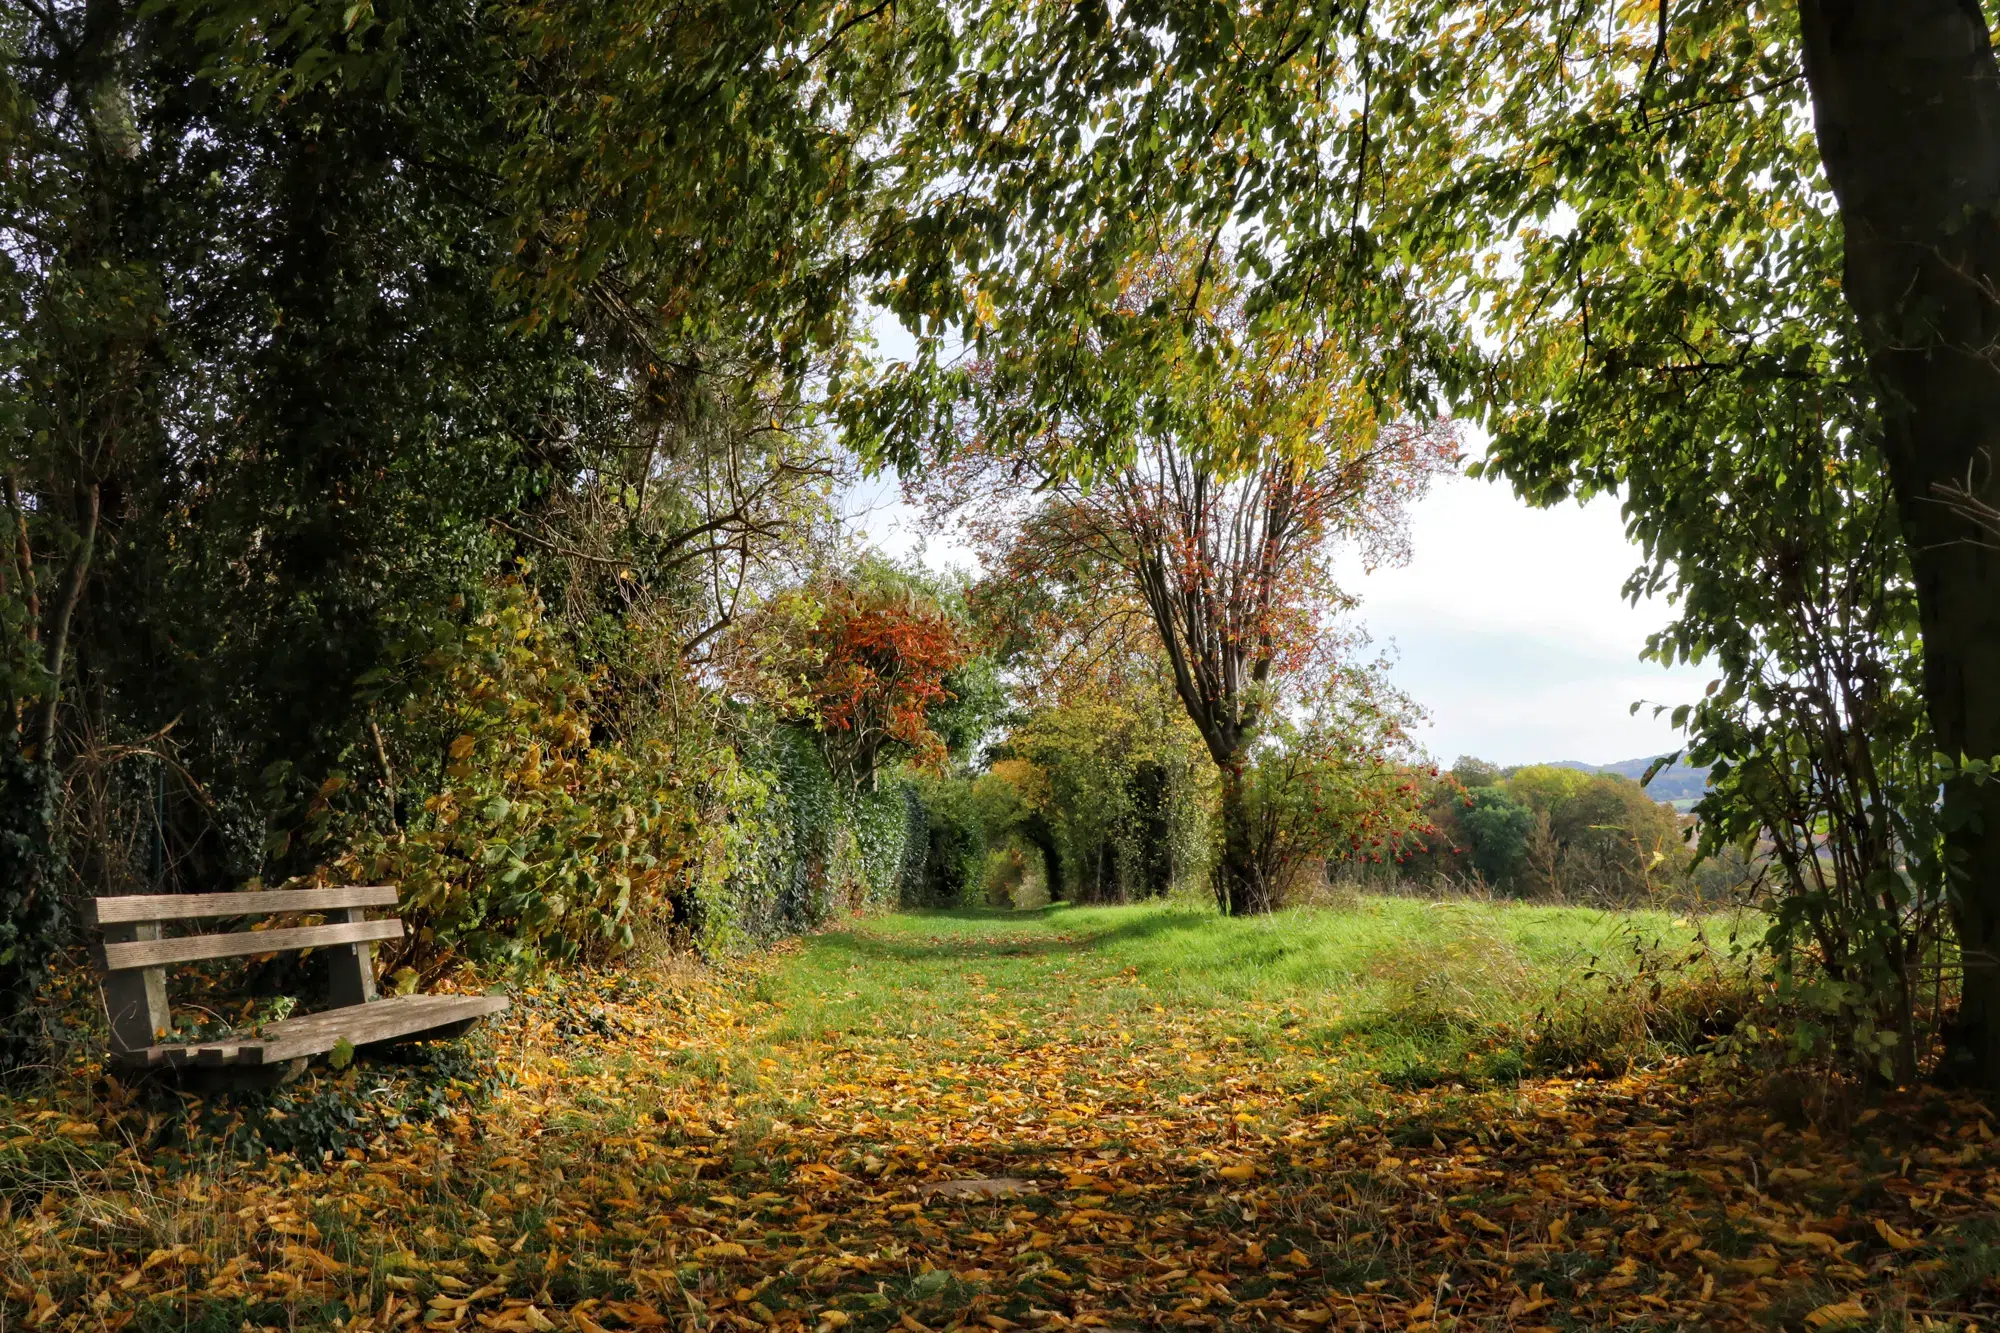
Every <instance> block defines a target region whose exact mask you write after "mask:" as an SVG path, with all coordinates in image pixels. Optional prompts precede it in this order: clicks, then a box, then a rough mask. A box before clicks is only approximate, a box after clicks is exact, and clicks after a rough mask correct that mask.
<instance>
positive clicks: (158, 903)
mask: <svg viewBox="0 0 2000 1333" xmlns="http://www.w3.org/2000/svg"><path fill="white" fill-rule="evenodd" d="M396 898H397V890H396V887H395V886H394V885H393V884H380V885H359V886H355V887H351V888H340V889H269V890H261V891H257V892H252V893H164V894H132V895H129V896H123V897H116V898H97V899H94V900H93V901H92V902H91V903H90V905H89V907H88V908H87V909H86V916H87V917H88V919H89V921H90V924H92V925H94V926H97V927H99V928H100V930H101V931H102V934H103V939H102V941H100V942H99V943H97V944H96V945H95V946H94V948H93V950H92V952H93V953H94V954H95V955H96V959H97V964H98V966H99V967H100V968H101V969H103V972H104V1004H105V1010H106V1013H107V1014H108V1015H109V1017H110V1019H111V1036H112V1042H113V1044H114V1045H115V1046H116V1047H117V1048H118V1049H120V1050H123V1051H137V1050H143V1049H144V1048H146V1047H148V1046H150V1045H152V1043H153V1041H154V1037H155V1034H156V1033H157V1032H158V1031H159V1030H160V1029H162V1028H165V1027H168V1026H169V1025H170V1024H171V1022H172V1015H171V1012H170V1009H169V1005H168V1000H167V986H166V969H167V968H168V967H169V966H171V965H173V964H175V963H193V962H199V961H201V960H203V959H209V958H242V957H248V956H250V955H253V954H265V953H289V952H293V951H295V950H300V949H330V950H331V951H332V953H331V962H332V965H333V966H332V986H331V991H332V993H331V994H330V995H329V996H328V999H329V1000H330V1002H331V1003H332V1004H333V1005H334V1006H335V1007H341V1006H345V1005H354V1004H366V1003H367V1002H369V1001H370V1000H373V999H374V998H375V965H374V957H373V953H374V951H373V949H372V948H371V945H372V944H373V943H374V942H375V941H377V940H396V939H401V938H402V937H403V923H402V922H401V921H400V920H397V919H396V918H394V917H391V918H389V919H387V920H383V921H370V920H368V919H367V909H368V908H370V907H394V906H395V905H396ZM296 912H328V913H333V914H338V915H340V916H342V917H344V918H345V920H342V921H338V922H329V923H327V924H326V925H323V926H294V927H290V928H287V929H282V930H232V931H218V932H212V933H208V934H201V935H182V936H178V937H175V938H172V939H165V938H162V937H161V932H160V927H161V925H163V924H164V923H166V922H170V921H200V920H212V919H215V918H221V917H246V916H275V915H278V914H281V913H286V914H289V913H296Z"/></svg>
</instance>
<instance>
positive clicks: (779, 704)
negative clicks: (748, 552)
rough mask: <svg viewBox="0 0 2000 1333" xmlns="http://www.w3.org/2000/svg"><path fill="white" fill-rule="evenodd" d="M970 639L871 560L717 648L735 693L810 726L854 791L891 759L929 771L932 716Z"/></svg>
mask: <svg viewBox="0 0 2000 1333" xmlns="http://www.w3.org/2000/svg"><path fill="white" fill-rule="evenodd" d="M970 655H971V645H970V644H969V642H968V641H967V637H966V635H965V633H964V631H963V629H962V627H961V625H960V620H959V617H958V616H956V615H955V614H953V611H952V609H951V608H950V607H948V606H947V605H945V603H944V602H943V601H942V600H941V599H940V598H939V597H937V596H936V595H934V594H933V593H932V592H930V591H929V590H927V589H926V588H924V587H923V586H922V585H921V584H920V583H919V582H918V581H917V580H916V579H913V578H910V577H908V576H906V575H903V574H901V572H900V571H897V570H895V569H893V567H890V566H887V565H885V564H882V563H880V562H868V563H865V564H863V565H862V566H860V567H859V568H858V569H856V570H854V571H851V572H848V573H844V574H841V575H833V576H825V577H822V578H819V579H816V580H814V581H813V582H812V583H810V584H808V585H807V586H805V587H804V588H801V589H798V590H796V591H794V592H792V593H790V594H788V595H786V596H783V597H780V598H776V599H774V600H773V601H772V603H771V604H770V605H768V606H767V607H765V608H764V609H763V611H762V612H760V613H759V614H758V615H757V616H754V617H751V618H750V619H749V622H748V623H747V625H746V629H745V632H744V633H743V634H742V635H740V636H739V637H738V640H737V642H736V643H735V644H733V645H732V651H730V652H729V653H728V654H727V657H728V663H727V666H726V668H725V669H726V671H727V672H728V674H729V675H730V677H731V678H732V682H733V684H734V685H735V687H736V689H737V691H738V693H739V694H743V695H746V696H748V697H751V698H755V699H757V700H758V701H760V702H762V703H765V704H767V705H769V706H771V707H772V708H774V709H775V710H776V711H777V712H778V713H779V714H780V715H781V716H783V717H785V718H787V719H789V720H791V721H794V722H799V723H802V724H804V725H806V726H809V727H811V728H812V730H813V732H814V733H815V735H816V736H817V737H818V739H819V744H820V748H821V750H822V751H823V752H824V753H825V755H826V761H827V766H828V767H829V768H830V769H832V770H833V772H834V774H835V775H836V776H837V777H838V778H840V779H841V780H843V781H845V782H846V783H847V784H848V786H849V787H850V788H851V789H853V790H857V791H858V790H863V789H872V788H873V787H874V785H875V778H876V774H877V773H878V772H880V771H881V770H882V769H883V768H885V767H888V766H889V765H891V764H893V763H895V762H898V761H901V762H906V763H909V764H910V765H912V766H913V767H916V768H919V769H923V770H928V771H937V770H940V769H942V768H943V767H944V764H945V761H946V759H947V758H948V757H949V755H948V747H947V745H946V741H945V738H944V736H943V735H942V734H941V733H940V731H939V726H938V724H939V714H940V713H941V712H942V711H943V710H945V709H946V708H948V707H949V706H950V705H951V704H952V703H953V702H954V701H955V700H956V699H957V695H956V694H955V693H954V691H953V690H952V688H951V683H950V677H951V675H952V673H953V672H955V671H957V670H958V669H959V668H960V667H962V666H964V665H965V663H966V661H967V659H968V658H969V657H970Z"/></svg>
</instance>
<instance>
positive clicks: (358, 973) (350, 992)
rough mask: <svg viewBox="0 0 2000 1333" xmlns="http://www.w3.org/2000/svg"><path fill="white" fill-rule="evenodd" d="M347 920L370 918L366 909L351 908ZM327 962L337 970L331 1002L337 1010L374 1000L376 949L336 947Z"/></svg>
mask: <svg viewBox="0 0 2000 1333" xmlns="http://www.w3.org/2000/svg"><path fill="white" fill-rule="evenodd" d="M344 919H345V920H348V921H366V920H367V919H368V914H367V912H366V911H365V910H364V909H362V908H359V907H350V908H347V909H346V911H345V915H344ZM327 962H328V963H329V965H330V966H331V967H332V969H333V980H332V984H331V985H330V986H329V987H328V994H327V1000H328V1002H329V1003H330V1004H331V1005H332V1006H333V1007H334V1008H335V1009H345V1008H347V1007H348V1006H349V1005H355V1004H368V1003H369V1002H371V1001H372V1000H374V998H375V946H374V945H372V944H336V945H334V946H333V948H331V949H329V950H327Z"/></svg>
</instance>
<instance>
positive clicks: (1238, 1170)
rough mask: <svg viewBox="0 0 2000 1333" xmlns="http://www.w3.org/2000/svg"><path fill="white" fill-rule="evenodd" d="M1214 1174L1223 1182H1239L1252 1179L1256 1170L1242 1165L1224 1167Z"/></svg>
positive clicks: (1245, 1164)
mask: <svg viewBox="0 0 2000 1333" xmlns="http://www.w3.org/2000/svg"><path fill="white" fill-rule="evenodd" d="M1215 1174H1216V1175H1218V1176H1221V1177H1222V1178H1223V1179H1224V1180H1234V1181H1238V1182H1241V1181H1245V1180H1250V1179H1252V1178H1254V1177H1255V1176H1256V1174H1257V1168H1256V1167H1254V1166H1250V1165H1248V1164H1247V1163H1244V1164H1239V1165H1236V1166H1225V1167H1223V1168H1222V1169H1221V1170H1220V1171H1218V1172H1216V1173H1215Z"/></svg>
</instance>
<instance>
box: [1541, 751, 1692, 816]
mask: <svg viewBox="0 0 2000 1333" xmlns="http://www.w3.org/2000/svg"><path fill="white" fill-rule="evenodd" d="M1653 758H1654V757H1653V756H1651V755H1648V756H1646V757H1645V758H1643V759H1621V760H1619V761H1618V762H1617V763H1615V764H1581V763H1578V762H1577V761H1576V760H1574V759H1562V760H1558V761H1557V762H1556V765H1555V766H1556V767H1557V768H1575V769H1580V770H1582V771H1583V772H1585V773H1616V774H1618V775H1619V776H1620V777H1625V778H1630V779H1632V781H1634V782H1637V781H1639V780H1640V779H1641V778H1643V777H1645V776H1646V769H1647V768H1648V767H1649V766H1651V764H1652V762H1653ZM1707 787H1708V770H1707V769H1706V768H1689V767H1688V766H1687V764H1686V763H1684V762H1683V761H1681V760H1678V759H1676V760H1675V761H1674V762H1673V763H1672V764H1670V765H1669V766H1667V767H1666V768H1663V769H1661V770H1660V771H1659V772H1658V773H1656V774H1654V775H1653V780H1652V781H1651V782H1649V783H1647V784H1646V794H1647V795H1648V796H1650V797H1652V798H1653V799H1654V800H1656V801H1672V802H1673V803H1674V804H1675V805H1677V806H1679V807H1680V808H1681V809H1683V810H1685V809H1687V808H1688V807H1689V806H1691V805H1693V804H1694V803H1695V802H1696V801H1698V800H1700V799H1701V798H1702V794H1703V793H1704V792H1705V791H1706V790H1707Z"/></svg>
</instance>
